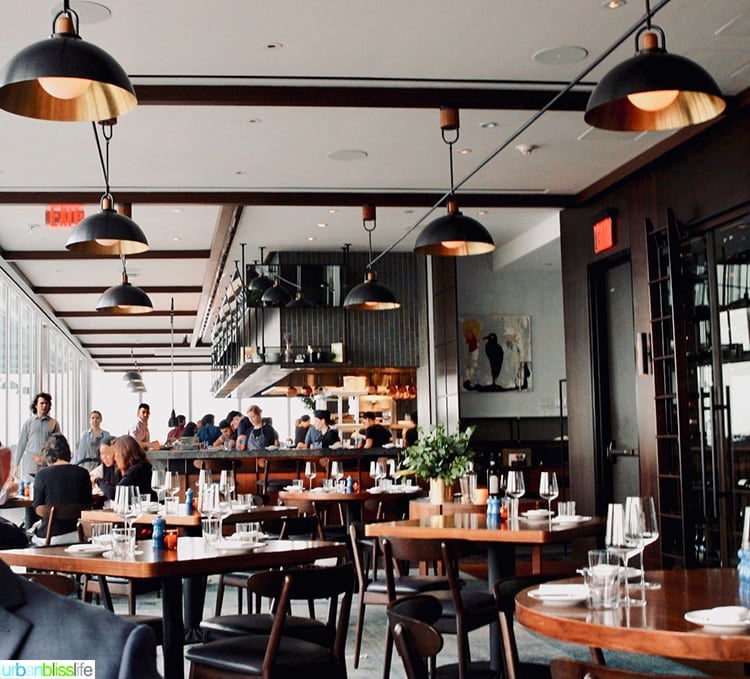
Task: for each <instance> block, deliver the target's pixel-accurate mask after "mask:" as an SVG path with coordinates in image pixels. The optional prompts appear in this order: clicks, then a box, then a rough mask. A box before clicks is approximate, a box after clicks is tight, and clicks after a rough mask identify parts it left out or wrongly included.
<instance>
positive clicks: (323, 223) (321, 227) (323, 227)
mask: <svg viewBox="0 0 750 679" xmlns="http://www.w3.org/2000/svg"><path fill="white" fill-rule="evenodd" d="M327 226H328V224H326V223H325V222H318V228H319V229H325V228H326V227H327Z"/></svg>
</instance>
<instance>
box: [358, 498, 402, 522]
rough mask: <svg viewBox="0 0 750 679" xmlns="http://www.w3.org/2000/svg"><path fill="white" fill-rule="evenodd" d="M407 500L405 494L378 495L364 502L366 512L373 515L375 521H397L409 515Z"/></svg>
mask: <svg viewBox="0 0 750 679" xmlns="http://www.w3.org/2000/svg"><path fill="white" fill-rule="evenodd" d="M409 499H410V496H409V495H406V494H395V493H388V494H385V493H384V494H380V495H376V496H375V497H371V498H368V499H367V500H365V501H364V503H363V507H364V509H365V510H366V511H368V512H371V513H372V514H374V515H375V520H376V521H399V520H400V519H405V518H407V516H408V514H409Z"/></svg>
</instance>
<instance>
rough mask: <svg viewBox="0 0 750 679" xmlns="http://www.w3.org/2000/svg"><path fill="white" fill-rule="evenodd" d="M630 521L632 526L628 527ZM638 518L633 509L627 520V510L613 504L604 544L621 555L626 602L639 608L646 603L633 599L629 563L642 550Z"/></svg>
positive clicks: (609, 510) (610, 505)
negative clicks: (629, 579)
mask: <svg viewBox="0 0 750 679" xmlns="http://www.w3.org/2000/svg"><path fill="white" fill-rule="evenodd" d="M628 520H629V521H630V522H631V525H630V526H628ZM637 526H638V518H637V515H636V513H635V510H634V508H631V511H630V515H629V516H628V519H626V513H625V508H624V507H623V506H622V504H621V503H611V504H609V505H608V506H607V525H606V529H605V535H604V542H605V544H606V546H607V549H609V550H610V551H612V552H614V553H616V554H617V555H619V557H620V559H621V560H622V565H623V571H622V576H623V583H624V590H625V595H624V602H625V605H626V606H631V605H633V606H638V605H640V604H641V603H645V600H643V599H641V602H639V601H637V600H635V599H633V598H631V596H630V587H629V585H628V563H629V562H630V559H631V558H632V557H634V556H635V555H636V554H638V552H639V550H640V549H641V548H642V544H641V542H640V540H641V538H639V537H638V528H637Z"/></svg>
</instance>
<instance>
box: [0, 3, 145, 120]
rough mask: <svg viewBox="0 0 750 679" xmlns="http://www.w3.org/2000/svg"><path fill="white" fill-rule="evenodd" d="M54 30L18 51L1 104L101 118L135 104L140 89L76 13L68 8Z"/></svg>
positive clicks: (42, 114) (37, 113)
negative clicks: (90, 37) (87, 34)
mask: <svg viewBox="0 0 750 679" xmlns="http://www.w3.org/2000/svg"><path fill="white" fill-rule="evenodd" d="M67 4H68V3H67V2H66V3H65V9H64V10H63V11H62V12H60V13H59V14H58V15H57V16H56V17H55V20H54V28H53V31H54V34H53V35H52V37H50V38H47V39H46V40H41V41H39V42H36V43H34V44H33V45H29V46H28V47H26V48H25V49H23V50H21V51H20V52H19V53H18V54H16V55H15V56H14V57H13V58H12V59H11V60H10V61H9V62H8V63H7V64H6V65H5V67H4V68H3V69H2V71H1V72H0V108H3V109H5V110H6V111H10V112H11V113H16V114H18V115H22V116H26V117H29V118H38V119H41V120H55V121H69V122H76V121H92V122H93V121H98V120H106V119H107V118H116V117H117V116H120V115H122V114H123V113H127V112H128V111H130V110H132V109H134V108H135V107H136V105H137V103H138V100H137V99H136V96H135V90H134V89H133V85H132V83H131V82H130V79H129V78H128V76H127V73H125V71H124V70H123V68H122V66H120V64H118V63H117V62H116V61H115V60H114V59H113V58H112V57H111V56H110V55H109V54H107V53H106V52H105V51H104V50H103V49H101V48H99V47H97V46H96V45H92V44H91V43H89V42H86V41H85V40H82V39H81V37H80V36H79V35H78V30H77V25H76V24H77V21H76V22H74V21H73V16H75V17H76V19H77V15H76V14H75V13H74V12H72V11H70V10H69V9H68V8H67Z"/></svg>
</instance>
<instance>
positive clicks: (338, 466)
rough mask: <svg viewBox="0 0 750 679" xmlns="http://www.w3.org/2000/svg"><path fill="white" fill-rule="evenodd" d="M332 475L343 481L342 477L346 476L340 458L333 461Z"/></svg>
mask: <svg viewBox="0 0 750 679" xmlns="http://www.w3.org/2000/svg"><path fill="white" fill-rule="evenodd" d="M331 476H332V477H333V478H334V479H336V481H341V479H343V478H344V465H343V463H341V462H339V461H338V460H334V461H333V462H331Z"/></svg>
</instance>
